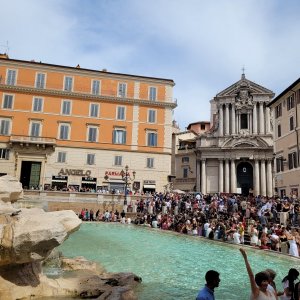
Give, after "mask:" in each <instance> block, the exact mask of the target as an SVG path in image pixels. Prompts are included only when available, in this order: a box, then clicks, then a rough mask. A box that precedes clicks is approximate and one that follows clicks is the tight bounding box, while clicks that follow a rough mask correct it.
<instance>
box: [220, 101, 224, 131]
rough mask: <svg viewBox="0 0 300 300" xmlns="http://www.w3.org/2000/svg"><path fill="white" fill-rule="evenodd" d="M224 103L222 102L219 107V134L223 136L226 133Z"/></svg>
mask: <svg viewBox="0 0 300 300" xmlns="http://www.w3.org/2000/svg"><path fill="white" fill-rule="evenodd" d="M223 124H224V121H223V104H220V108H219V135H220V136H223V135H224V130H223Z"/></svg>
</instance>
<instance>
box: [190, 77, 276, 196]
mask: <svg viewBox="0 0 300 300" xmlns="http://www.w3.org/2000/svg"><path fill="white" fill-rule="evenodd" d="M273 97H274V93H273V92H272V91H270V90H268V89H266V88H264V87H262V86H260V85H258V84H256V83H254V82H252V81H250V80H248V79H246V77H245V75H244V74H242V76H241V79H240V80H239V81H238V82H236V83H235V84H233V85H231V86H230V87H228V88H226V89H225V90H224V91H222V92H220V93H218V94H217V95H216V96H215V97H214V98H213V99H212V100H211V101H210V103H211V123H212V124H213V125H212V127H211V130H210V131H209V132H207V133H204V134H201V135H200V136H199V137H198V138H197V143H196V156H197V167H196V173H197V176H196V178H197V183H196V186H197V191H201V192H202V193H203V194H208V193H217V192H221V193H238V194H244V195H247V194H249V193H253V194H254V195H263V196H271V195H273V193H274V184H273V136H272V131H273V128H272V122H271V116H270V109H269V107H267V104H268V103H269V102H270V101H271V99H272V98H273Z"/></svg>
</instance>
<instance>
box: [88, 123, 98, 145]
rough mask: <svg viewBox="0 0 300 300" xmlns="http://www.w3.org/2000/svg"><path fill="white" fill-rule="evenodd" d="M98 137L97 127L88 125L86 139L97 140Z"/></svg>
mask: <svg viewBox="0 0 300 300" xmlns="http://www.w3.org/2000/svg"><path fill="white" fill-rule="evenodd" d="M97 139H98V128H97V127H91V126H89V127H88V141H89V142H97Z"/></svg>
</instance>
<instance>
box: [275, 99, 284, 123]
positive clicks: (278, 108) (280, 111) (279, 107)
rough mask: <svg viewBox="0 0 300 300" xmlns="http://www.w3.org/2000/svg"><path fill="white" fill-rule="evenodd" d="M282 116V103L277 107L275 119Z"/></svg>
mask: <svg viewBox="0 0 300 300" xmlns="http://www.w3.org/2000/svg"><path fill="white" fill-rule="evenodd" d="M281 115H282V106H281V103H280V104H278V105H277V106H276V107H275V118H276V119H277V118H279V117H281Z"/></svg>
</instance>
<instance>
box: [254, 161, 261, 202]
mask: <svg viewBox="0 0 300 300" xmlns="http://www.w3.org/2000/svg"><path fill="white" fill-rule="evenodd" d="M254 174H255V178H254V194H255V196H257V195H260V180H259V161H258V159H255V161H254Z"/></svg>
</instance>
